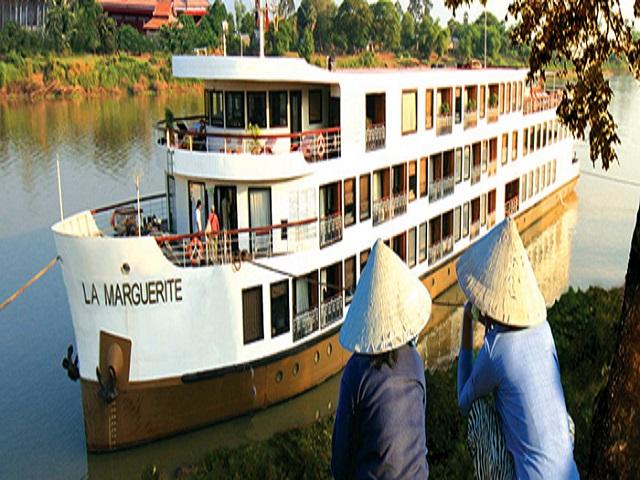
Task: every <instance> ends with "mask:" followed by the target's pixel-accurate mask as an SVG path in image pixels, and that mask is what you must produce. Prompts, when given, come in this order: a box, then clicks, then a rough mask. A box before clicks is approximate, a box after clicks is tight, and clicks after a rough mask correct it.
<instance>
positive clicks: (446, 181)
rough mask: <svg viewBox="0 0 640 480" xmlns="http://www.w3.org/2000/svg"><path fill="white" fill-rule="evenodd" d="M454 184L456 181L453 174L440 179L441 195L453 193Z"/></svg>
mask: <svg viewBox="0 0 640 480" xmlns="http://www.w3.org/2000/svg"><path fill="white" fill-rule="evenodd" d="M455 184H456V182H455V178H454V177H453V175H451V176H448V177H444V178H443V179H442V196H443V197H446V196H447V195H451V194H452V193H453V187H454V185H455Z"/></svg>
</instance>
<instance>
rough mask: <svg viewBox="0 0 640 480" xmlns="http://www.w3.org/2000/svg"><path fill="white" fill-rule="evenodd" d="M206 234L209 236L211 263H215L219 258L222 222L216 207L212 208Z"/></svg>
mask: <svg viewBox="0 0 640 480" xmlns="http://www.w3.org/2000/svg"><path fill="white" fill-rule="evenodd" d="M205 233H206V235H207V242H208V243H209V257H210V260H211V262H213V261H215V260H216V258H217V257H218V233H220V221H219V220H218V215H217V214H216V207H214V206H211V212H210V213H209V218H207V228H206V230H205Z"/></svg>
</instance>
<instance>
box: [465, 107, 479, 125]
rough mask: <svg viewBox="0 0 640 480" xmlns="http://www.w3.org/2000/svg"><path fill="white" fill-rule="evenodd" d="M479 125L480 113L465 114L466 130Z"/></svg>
mask: <svg viewBox="0 0 640 480" xmlns="http://www.w3.org/2000/svg"><path fill="white" fill-rule="evenodd" d="M477 124H478V112H476V111H472V112H465V114H464V128H473V127H475V126H476V125H477Z"/></svg>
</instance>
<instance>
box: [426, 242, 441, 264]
mask: <svg viewBox="0 0 640 480" xmlns="http://www.w3.org/2000/svg"><path fill="white" fill-rule="evenodd" d="M440 258H442V242H437V243H434V244H433V245H431V246H430V247H429V263H434V262H436V261H438V260H439V259H440Z"/></svg>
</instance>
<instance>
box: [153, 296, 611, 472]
mask: <svg viewBox="0 0 640 480" xmlns="http://www.w3.org/2000/svg"><path fill="white" fill-rule="evenodd" d="M621 304H622V291H621V290H620V289H613V290H603V289H601V288H595V287H592V288H590V289H588V290H587V291H574V290H569V291H568V292H567V293H565V294H564V295H563V296H562V298H561V299H560V300H559V301H558V302H557V303H556V304H555V305H554V306H553V307H552V308H551V309H549V314H548V318H549V323H550V324H551V327H552V329H553V334H554V338H555V342H556V346H557V349H558V355H559V358H560V365H561V369H562V383H563V386H564V391H565V396H566V401H567V408H568V410H569V413H570V414H571V416H572V417H573V419H574V421H575V424H576V444H575V457H576V461H577V463H578V468H579V469H580V472H581V474H582V476H585V475H586V473H587V470H586V468H587V464H588V455H589V449H590V439H591V431H590V428H591V416H592V412H593V406H594V400H595V397H596V395H597V393H598V392H599V390H600V388H601V387H602V386H603V385H604V383H605V382H606V379H607V374H608V368H609V362H610V359H611V356H612V354H613V348H614V344H615V340H616V325H617V321H618V318H619V316H620V308H621ZM455 367H456V365H455V364H454V365H451V367H450V368H449V369H448V370H444V371H435V372H427V389H428V400H427V404H428V415H427V432H428V447H429V467H430V473H431V475H430V478H433V479H439V478H456V479H466V478H468V479H471V478H473V472H472V466H471V459H470V457H469V453H468V451H467V448H466V440H465V435H466V426H465V422H464V420H463V419H462V417H461V416H460V414H459V413H458V408H457V403H456V372H455ZM332 425H333V418H331V417H330V418H326V419H323V420H321V421H319V422H316V423H315V424H313V425H311V426H309V427H306V428H302V429H298V430H293V431H290V432H286V433H281V434H278V435H275V436H274V437H272V438H271V439H269V440H266V441H262V442H256V443H251V444H249V445H245V446H243V447H240V448H235V449H221V450H217V451H214V452H211V453H210V454H208V455H207V456H206V458H204V459H203V460H202V461H201V462H200V463H198V464H196V465H190V466H185V467H183V468H181V469H180V470H179V471H177V472H176V473H175V476H176V478H179V479H205V478H216V479H221V478H229V479H240V478H242V479H258V478H259V479H298V478H308V479H329V478H331V475H330V471H329V464H330V459H331V431H332ZM143 478H157V475H156V474H154V472H153V470H152V469H150V470H147V471H146V472H145V473H144V474H143Z"/></svg>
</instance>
